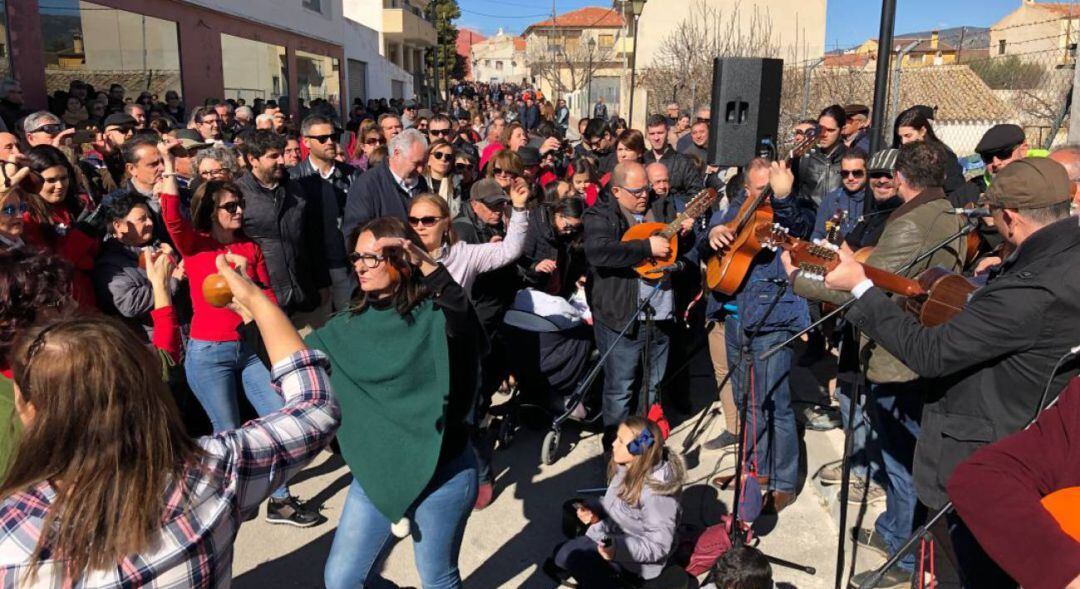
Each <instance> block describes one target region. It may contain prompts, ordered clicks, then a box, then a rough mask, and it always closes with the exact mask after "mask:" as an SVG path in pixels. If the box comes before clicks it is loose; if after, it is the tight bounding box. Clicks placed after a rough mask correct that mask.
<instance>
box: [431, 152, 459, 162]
mask: <svg viewBox="0 0 1080 589" xmlns="http://www.w3.org/2000/svg"><path fill="white" fill-rule="evenodd" d="M431 157H433V158H435V159H437V160H439V161H440V162H441V161H443V160H449V159H450V158H452V157H454V154H453V152H449V151H433V152H431Z"/></svg>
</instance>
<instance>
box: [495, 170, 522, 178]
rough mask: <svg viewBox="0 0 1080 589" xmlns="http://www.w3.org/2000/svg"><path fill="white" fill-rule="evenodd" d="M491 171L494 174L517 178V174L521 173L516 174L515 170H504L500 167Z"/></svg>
mask: <svg viewBox="0 0 1080 589" xmlns="http://www.w3.org/2000/svg"><path fill="white" fill-rule="evenodd" d="M493 172H494V175H496V176H498V175H500V174H506V175H507V176H513V177H515V178H517V177H518V176H520V175H521V174H518V173H516V172H511V171H510V170H504V169H502V168H495V169H494V170H493Z"/></svg>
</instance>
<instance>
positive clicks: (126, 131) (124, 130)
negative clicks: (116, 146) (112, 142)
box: [105, 125, 135, 135]
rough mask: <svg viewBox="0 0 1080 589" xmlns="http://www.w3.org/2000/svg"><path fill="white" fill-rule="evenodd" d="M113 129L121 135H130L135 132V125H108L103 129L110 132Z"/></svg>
mask: <svg viewBox="0 0 1080 589" xmlns="http://www.w3.org/2000/svg"><path fill="white" fill-rule="evenodd" d="M114 131H115V132H116V133H120V134H122V135H130V134H133V133H135V127H132V126H131V125H123V126H120V127H109V128H108V129H105V132H106V133H112V132H114Z"/></svg>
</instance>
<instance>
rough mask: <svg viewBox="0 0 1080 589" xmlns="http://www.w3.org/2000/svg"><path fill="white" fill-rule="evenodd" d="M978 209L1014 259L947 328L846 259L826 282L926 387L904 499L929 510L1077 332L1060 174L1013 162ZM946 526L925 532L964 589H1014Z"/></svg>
mask: <svg viewBox="0 0 1080 589" xmlns="http://www.w3.org/2000/svg"><path fill="white" fill-rule="evenodd" d="M905 147H906V146H905ZM983 203H984V204H986V205H987V206H988V207H989V208H990V211H991V213H992V215H993V219H994V222H995V225H996V226H997V227H998V230H999V231H1000V233H1001V235H1002V237H1003V238H1004V239H1005V241H1006V242H1008V243H1010V244H1012V245H1014V246H1015V247H1016V249H1015V251H1014V252H1013V253H1012V254H1011V255H1010V256H1009V257H1008V258H1006V259H1005V261H1004V262H1003V263H1002V265H1001V271H1000V273H998V274H997V275H996V276H994V277H992V278H991V279H990V280H989V281H988V282H987V284H986V286H983V287H982V288H979V289H978V290H976V291H974V293H972V295H971V297H970V299H969V300H968V302H967V305H966V306H965V307H964V309H963V310H962V311H961V312H960V313H959V314H957V315H956V316H955V317H953V318H952V319H951V320H950V321H949V322H947V323H944V324H942V325H939V326H937V327H925V326H923V325H921V324H919V323H918V322H917V321H916V320H915V318H914V317H912V316H911V315H909V314H907V313H905V311H903V310H902V309H901V308H900V307H899V306H897V305H896V304H895V302H894V301H892V300H891V299H890V298H889V297H888V296H886V295H885V293H884V292H882V291H881V289H878V288H875V287H874V284H873V282H872V281H869V280H867V278H866V273H865V271H864V270H863V267H862V265H860V264H858V263H857V262H856V261H855V260H854V257H853V256H852V255H850V254H848V253H847V252H841V260H842V261H841V263H840V264H839V265H838V266H837V267H836V268H834V269H833V270H832V271H831V272H829V273H828V274H827V275H826V276H825V285H826V286H828V287H829V288H832V289H834V290H838V291H846V292H850V293H851V294H852V295H854V296H855V297H856V298H857V299H858V301H857V302H856V303H855V304H854V305H853V306H852V307H851V310H850V311H848V313H847V319H848V320H849V321H851V322H853V323H854V324H855V325H856V326H858V328H859V329H861V330H862V332H863V333H864V334H866V335H868V336H869V337H870V338H871V339H873V340H874V341H875V342H876V343H877V344H878V345H880V346H881V347H883V348H885V349H886V350H887V351H889V353H891V354H893V355H894V356H895V357H896V358H897V359H899V360H900V361H901V362H903V363H904V364H905V365H906V366H907V367H909V368H910V369H911V370H913V371H914V372H915V373H917V374H918V375H919V376H920V377H922V378H924V379H934V380H932V381H930V383H929V386H928V387H927V389H926V390H925V392H924V399H925V404H924V408H923V416H922V433H921V435H920V436H919V439H918V442H917V445H916V449H915V465H914V481H915V490H916V492H917V493H918V496H919V499H920V500H921V501H922V503H924V504H925V505H926V506H927V507H929V508H930V509H937V508H940V507H942V506H944V505H945V503H946V502H947V501H948V497H947V495H946V493H945V484H946V483H947V482H948V481H949V478H950V477H951V476H952V474H953V470H954V469H955V468H956V466H957V465H958V464H960V462H962V461H963V460H964V459H965V458H967V457H968V456H970V455H971V454H972V453H973V452H975V451H976V450H978V449H979V448H981V447H983V446H986V445H987V444H990V443H992V442H994V441H996V440H999V439H1001V438H1003V437H1005V436H1007V435H1009V434H1011V433H1013V432H1015V431H1017V430H1019V429H1020V428H1021V427H1023V426H1024V425H1025V424H1026V423H1027V422H1028V420H1030V419H1031V417H1032V416H1033V415H1034V414H1035V412H1036V410H1037V409H1038V408H1037V407H1036V405H1038V400H1039V398H1040V396H1041V394H1042V391H1043V389H1044V387H1045V385H1046V380H1047V378H1048V377H1049V375H1050V374H1051V373H1052V372H1054V369H1055V368H1058V367H1057V366H1056V364H1057V363H1058V361H1059V359H1062V358H1063V357H1064V356H1065V354H1066V353H1067V352H1069V351H1070V349H1071V348H1072V346H1074V345H1075V344H1076V334H1078V333H1080V281H1077V280H1076V276H1077V275H1078V274H1080V226H1078V225H1077V222H1076V220H1075V219H1073V218H1070V216H1069V205H1070V182H1069V176H1068V174H1067V173H1066V171H1065V168H1063V167H1062V166H1061V164H1058V163H1057V162H1054V161H1051V160H1048V159H1044V158H1025V159H1022V160H1018V161H1015V162H1013V163H1011V164H1009V165H1008V167H1006V168H1005V169H1004V170H1002V171H1001V172H1000V173H999V174H998V175H997V176H996V177H995V179H994V183H993V185H991V186H990V188H988V189H987V191H986V194H985V195H984V196H983ZM1077 371H1078V366H1077V363H1076V361H1075V359H1073V360H1072V361H1069V362H1066V363H1065V364H1064V365H1063V366H1061V367H1060V369H1059V370H1058V371H1057V372H1056V376H1055V377H1054V379H1053V382H1052V383H1051V390H1055V391H1057V390H1061V388H1062V387H1064V386H1065V383H1066V382H1067V381H1068V380H1069V379H1070V378H1071V377H1073V376H1075V375H1076V374H1077ZM1025 523H1026V522H1016V524H1017V525H1018V526H1023V525H1025ZM948 524H949V525H948V530H944V529H935V530H934V533H935V535H947V536H948V539H951V541H952V546H953V549H954V552H955V555H954V556H955V557H956V560H957V563H956V564H957V565H958V570H959V571H960V573H961V576H962V577H963V582H964V585H965V586H966V587H979V588H983V587H990V588H996V587H1015V586H1016V582H1015V581H1014V580H1012V579H1011V578H1010V577H1009V576H1008V574H1006V573H1005V572H1004V571H1002V570H1001V568H999V567H998V566H997V565H996V564H995V563H994V562H993V561H991V560H990V558H989V557H988V556H987V555H986V553H985V552H984V551H983V549H982V548H981V547H980V546H979V544H978V542H977V541H975V539H974V537H973V536H972V534H971V532H970V531H969V530H968V528H967V526H966V525H965V523H964V522H963V520H962V519H961V518H960V517H957V516H956V514H950V515H949V519H948Z"/></svg>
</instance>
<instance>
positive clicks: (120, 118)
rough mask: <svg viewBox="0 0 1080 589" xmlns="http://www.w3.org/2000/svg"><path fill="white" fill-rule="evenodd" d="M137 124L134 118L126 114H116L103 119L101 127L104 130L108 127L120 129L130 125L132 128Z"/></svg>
mask: <svg viewBox="0 0 1080 589" xmlns="http://www.w3.org/2000/svg"><path fill="white" fill-rule="evenodd" d="M138 124H139V122H138V121H136V120H135V117H133V116H131V115H129V114H127V113H122V112H118V113H115V114H111V115H109V116H107V117H105V124H104V125H102V127H104V128H106V129H108V128H109V127H120V126H124V125H130V126H132V127H134V126H135V125H138Z"/></svg>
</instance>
